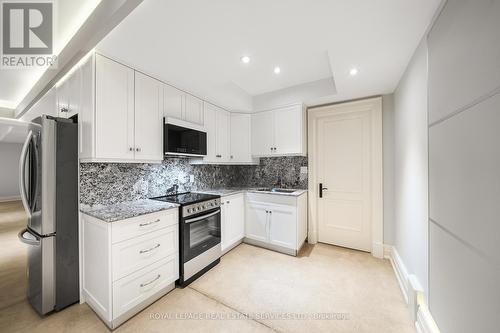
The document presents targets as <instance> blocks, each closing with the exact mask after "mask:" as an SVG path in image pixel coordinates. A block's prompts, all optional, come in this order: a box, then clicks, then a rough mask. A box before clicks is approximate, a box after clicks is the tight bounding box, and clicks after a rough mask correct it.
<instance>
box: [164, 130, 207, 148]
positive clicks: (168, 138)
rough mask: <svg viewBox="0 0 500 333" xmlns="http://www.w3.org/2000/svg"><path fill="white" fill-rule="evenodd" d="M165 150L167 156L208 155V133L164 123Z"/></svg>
mask: <svg viewBox="0 0 500 333" xmlns="http://www.w3.org/2000/svg"><path fill="white" fill-rule="evenodd" d="M163 150H164V152H165V155H179V156H205V155H207V133H205V132H202V131H198V130H195V129H192V128H186V127H181V126H177V125H174V124H168V123H164V125H163Z"/></svg>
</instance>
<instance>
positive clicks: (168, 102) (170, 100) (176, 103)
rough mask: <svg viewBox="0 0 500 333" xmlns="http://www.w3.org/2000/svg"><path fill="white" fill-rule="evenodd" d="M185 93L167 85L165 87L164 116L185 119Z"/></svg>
mask: <svg viewBox="0 0 500 333" xmlns="http://www.w3.org/2000/svg"><path fill="white" fill-rule="evenodd" d="M184 94H185V93H184V92H183V91H181V90H179V89H177V88H174V87H172V86H169V85H168V84H165V85H164V86H163V115H164V116H165V117H172V118H176V119H181V120H182V119H183V117H184V115H183V113H184V112H183V105H184Z"/></svg>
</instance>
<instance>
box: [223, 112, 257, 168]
mask: <svg viewBox="0 0 500 333" xmlns="http://www.w3.org/2000/svg"><path fill="white" fill-rule="evenodd" d="M230 127H231V131H230V132H231V133H230V139H229V143H230V152H231V154H230V156H229V159H230V162H232V163H254V162H255V161H254V160H253V159H252V142H251V139H250V138H251V127H252V126H251V116H250V115H249V114H242V113H231V126H230Z"/></svg>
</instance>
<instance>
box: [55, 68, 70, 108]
mask: <svg viewBox="0 0 500 333" xmlns="http://www.w3.org/2000/svg"><path fill="white" fill-rule="evenodd" d="M69 79H70V78H69V77H68V78H66V80H64V81H63V82H62V83H61V84H59V85H57V86H56V92H57V116H58V117H66V114H68V112H69V86H70V85H69Z"/></svg>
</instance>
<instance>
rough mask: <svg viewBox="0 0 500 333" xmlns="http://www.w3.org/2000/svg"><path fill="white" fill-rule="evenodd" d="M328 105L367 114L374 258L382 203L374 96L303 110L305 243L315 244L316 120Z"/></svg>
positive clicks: (378, 104) (379, 252)
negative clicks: (306, 154) (306, 162)
mask: <svg viewBox="0 0 500 333" xmlns="http://www.w3.org/2000/svg"><path fill="white" fill-rule="evenodd" d="M332 106H339V107H343V106H345V107H347V108H355V109H356V110H355V111H353V110H346V111H341V110H339V111H338V112H339V113H344V112H345V113H350V112H357V111H362V110H370V111H371V115H372V117H371V153H372V158H371V198H372V207H371V208H372V209H371V211H372V217H371V228H372V230H371V235H372V236H371V237H372V247H371V248H372V250H371V253H372V255H373V256H374V257H377V258H383V257H384V239H383V238H384V208H383V205H384V202H383V155H382V97H374V98H368V99H363V100H356V101H347V102H341V103H333V104H328V105H322V106H316V107H310V108H308V110H307V120H308V121H307V129H308V131H307V137H308V140H307V142H308V147H307V148H308V151H309V173H308V174H309V175H308V183H309V190H308V192H309V195H308V197H309V225H308V242H309V243H310V244H316V243H317V242H318V223H319V222H318V217H317V210H318V186H317V184H318V180H317V170H316V168H317V166H316V163H315V157H316V154H317V151H316V149H317V146H318V143H317V138H316V133H317V120H318V119H319V118H322V117H323V116H322V115H324V114H325V113H327V112H328V111H329V109H330V108H331V107H332Z"/></svg>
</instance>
